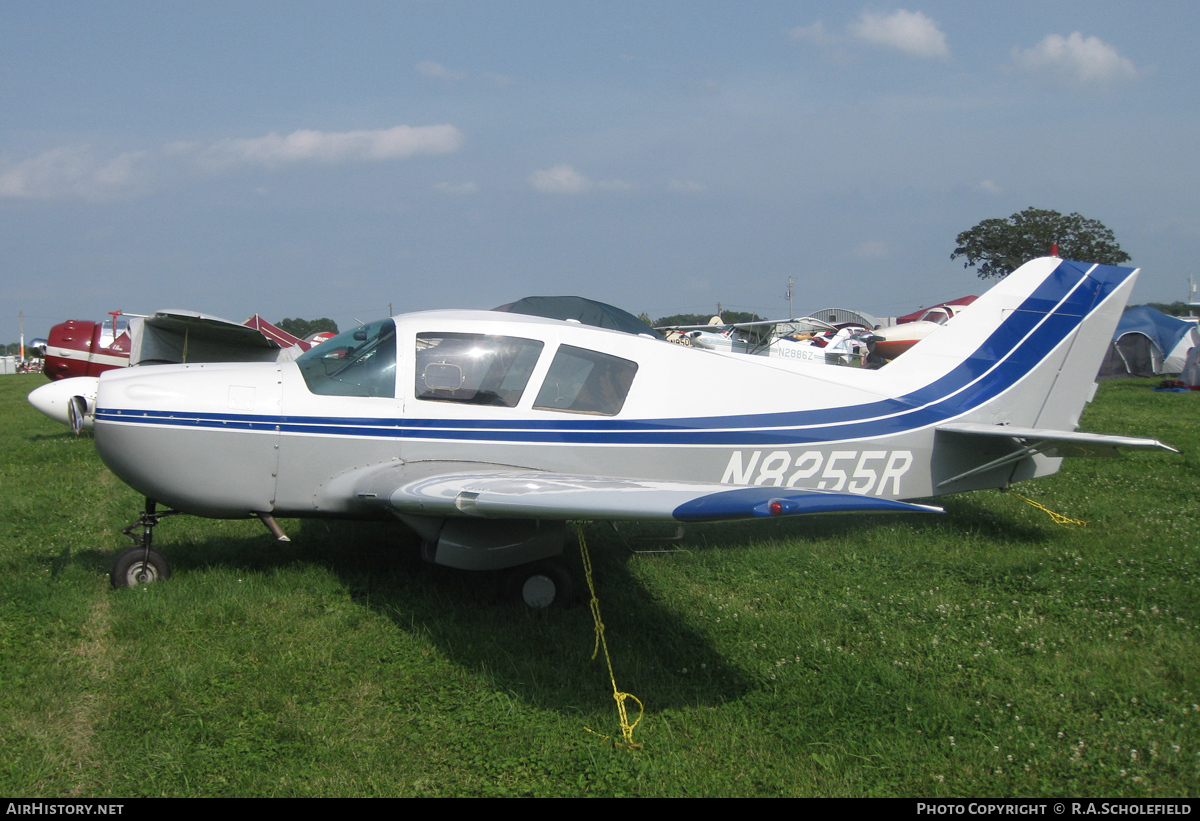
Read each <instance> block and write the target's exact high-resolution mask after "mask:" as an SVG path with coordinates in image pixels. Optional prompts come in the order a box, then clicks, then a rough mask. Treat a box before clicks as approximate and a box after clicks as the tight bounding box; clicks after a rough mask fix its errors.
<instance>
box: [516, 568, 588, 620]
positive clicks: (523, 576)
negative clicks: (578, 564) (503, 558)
mask: <svg viewBox="0 0 1200 821" xmlns="http://www.w3.org/2000/svg"><path fill="white" fill-rule="evenodd" d="M504 588H505V593H506V596H507V598H509V599H510V600H516V601H520V602H523V603H524V604H525V606H526V607H532V608H533V609H535V610H541V609H544V608H547V607H570V606H571V605H572V604H573V603H574V602H575V582H574V580H573V579H572V578H571V570H570V568H568V567H567V566H566V565H565V564H564V563H562V562H560V561H555V560H548V561H544V562H534V563H533V564H526V565H521V566H520V567H515V568H513V569H512V570H510V571H508V575H507V577H506V579H505V584H504Z"/></svg>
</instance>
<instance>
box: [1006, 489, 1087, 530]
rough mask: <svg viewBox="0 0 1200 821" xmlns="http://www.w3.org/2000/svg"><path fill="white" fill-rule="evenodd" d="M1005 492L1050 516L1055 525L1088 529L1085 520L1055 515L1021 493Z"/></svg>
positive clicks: (1059, 514)
mask: <svg viewBox="0 0 1200 821" xmlns="http://www.w3.org/2000/svg"><path fill="white" fill-rule="evenodd" d="M1005 492H1006V493H1012V495H1013V496H1016V497H1017V498H1018V499H1020V500H1021V501H1022V502H1025V503H1026V504H1030V505H1033V506H1034V507H1036V508H1037V509H1038V510H1041V511H1043V512H1044V513H1045V514H1046V515H1047V516H1049V517H1050V518H1051V519H1053V520H1054V523H1055V524H1056V525H1062V526H1063V527H1066V526H1067V525H1076V526H1078V527H1087V522H1085V521H1084V520H1083V519H1072V518H1071V517H1070V516H1064V515H1063V514H1061V513H1055V512H1054V511H1053V510H1051V509H1050V508H1048V507H1046V506H1045V505H1043V504H1042V503H1041V502H1035V501H1034V500H1033V499H1030V498H1029V497H1027V496H1022V495H1021V494H1020V493H1013V491H1011V490H1007V489H1006V490H1005Z"/></svg>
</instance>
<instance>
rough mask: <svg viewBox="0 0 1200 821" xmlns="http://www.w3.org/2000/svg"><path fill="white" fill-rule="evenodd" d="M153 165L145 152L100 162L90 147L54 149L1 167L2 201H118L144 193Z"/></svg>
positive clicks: (130, 153)
mask: <svg viewBox="0 0 1200 821" xmlns="http://www.w3.org/2000/svg"><path fill="white" fill-rule="evenodd" d="M151 165H152V163H151V158H149V157H148V155H147V152H145V151H128V152H125V153H123V154H118V155H116V156H115V157H112V158H110V159H107V160H101V159H97V158H96V157H95V156H94V155H93V153H92V151H91V150H90V149H89V148H87V147H73V148H54V149H51V150H50V151H46V152H44V153H42V154H39V155H38V156H36V157H32V158H30V159H28V160H22V161H20V162H16V163H12V164H10V165H6V166H5V167H3V168H0V198H10V199H58V198H62V197H71V198H79V199H86V200H111V199H117V198H120V197H124V196H129V195H132V194H137V193H141V192H142V191H144V190H145V188H146V186H147V185H148V184H149V182H150V178H151V177H152V176H153V174H152V169H151V167H150V166H151Z"/></svg>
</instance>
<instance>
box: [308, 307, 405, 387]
mask: <svg viewBox="0 0 1200 821" xmlns="http://www.w3.org/2000/svg"><path fill="white" fill-rule="evenodd" d="M296 364H297V365H299V366H300V373H301V374H302V375H303V376H304V382H305V384H306V385H308V389H309V390H310V391H312V392H313V393H315V394H319V395H321V396H383V397H387V398H395V396H396V323H394V322H392V320H390V319H382V320H380V321H379V322H372V323H371V324H370V325H363V326H362V327H359V328H355V329H354V330H352V331H346V332H345V333H341V334H338V335H337V336H335V337H334V338H333V339H329V340H326V341H325V342H322V343H321V344H320V345H317V346H316V347H315V348H311V349H310V350H308V351H307V352H305V353H303V354H301V355H300V356H299V357H297V359H296Z"/></svg>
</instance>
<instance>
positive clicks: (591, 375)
mask: <svg viewBox="0 0 1200 821" xmlns="http://www.w3.org/2000/svg"><path fill="white" fill-rule="evenodd" d="M635 373H637V363H636V362H630V361H629V360H627V359H620V358H618V357H615V356H609V355H608V354H604V353H598V352H596V351H589V350H586V349H584V348H574V347H572V346H570V345H560V346H559V347H558V351H557V353H555V354H554V362H552V363H551V364H550V372H549V373H548V374H546V381H545V382H544V383H542V389H541V390H540V391H538V395H537V399H535V400H534V402H533V406H534V407H535V408H537V409H539V410H556V411H568V412H573V413H592V414H597V415H599V416H615V415H616V414H618V413H620V412H621V408H622V407H624V405H625V397H627V396H628V395H629V386H630V385H632V384H633V375H634V374H635Z"/></svg>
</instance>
